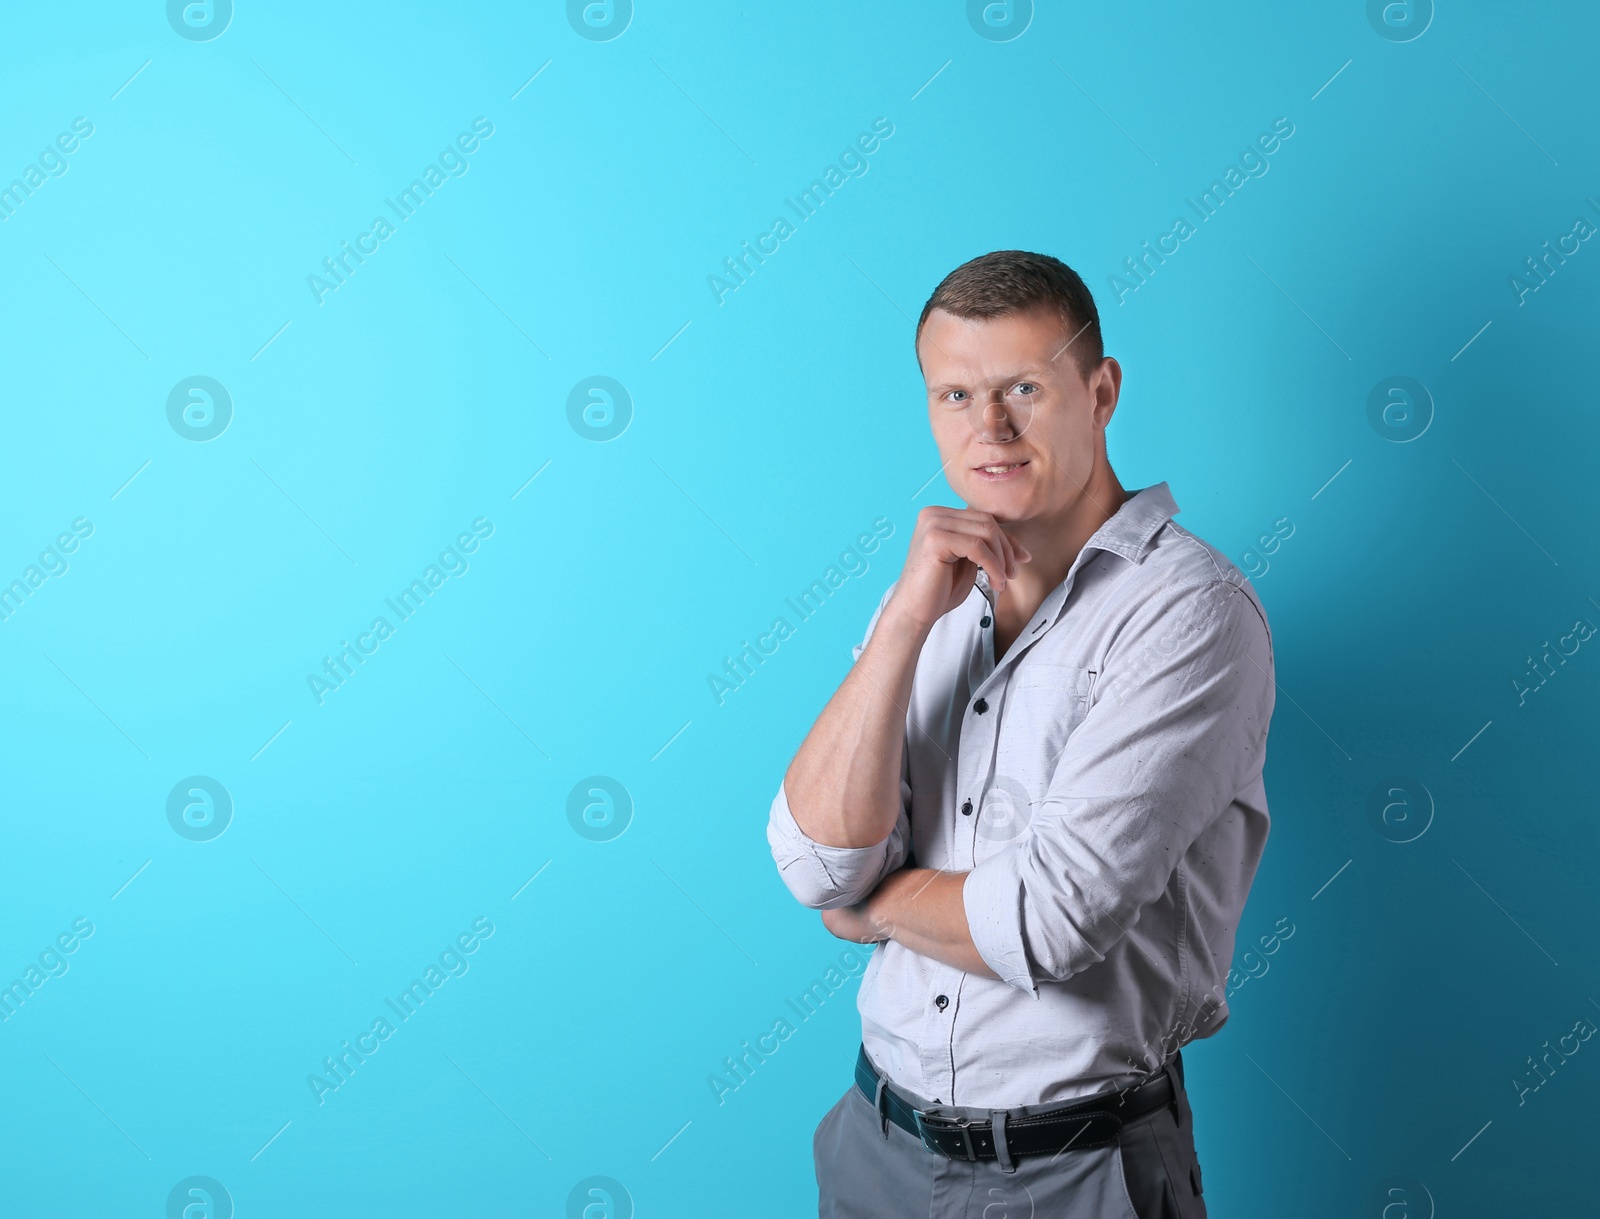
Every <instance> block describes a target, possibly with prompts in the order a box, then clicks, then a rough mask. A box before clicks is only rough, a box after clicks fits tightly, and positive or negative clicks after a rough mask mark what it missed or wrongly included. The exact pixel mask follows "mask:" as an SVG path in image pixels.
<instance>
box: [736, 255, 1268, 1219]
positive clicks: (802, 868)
mask: <svg viewBox="0 0 1600 1219" xmlns="http://www.w3.org/2000/svg"><path fill="white" fill-rule="evenodd" d="M916 349H917V357H918V361H919V363H920V366H921V368H922V374H923V378H924V380H925V381H926V383H927V390H928V419H929V423H930V425H931V426H932V429H933V437H934V441H935V443H936V444H937V445H938V448H939V454H940V456H941V457H942V458H943V461H944V470H945V474H946V476H947V478H948V479H949V482H950V487H951V489H952V490H953V491H954V492H955V494H956V495H957V496H958V497H959V498H960V499H961V500H963V501H964V502H965V503H966V504H967V505H968V506H967V507H966V508H942V507H934V508H925V509H923V510H922V512H921V514H920V516H919V517H918V520H917V525H916V528H915V530H914V531H913V533H912V536H911V541H910V549H909V553H908V554H907V556H906V562H905V568H904V570H903V571H902V572H901V574H900V577H899V579H897V580H896V581H895V582H894V583H893V584H892V585H891V586H890V587H889V589H888V591H887V592H886V593H885V594H884V597H883V599H882V601H880V602H879V604H878V608H877V611H876V612H875V613H874V614H873V616H872V621H871V623H870V624H869V625H868V627H867V632H866V637H865V639H864V640H863V641H862V643H861V644H860V645H858V646H857V647H856V648H855V649H854V653H855V662H856V663H855V665H854V666H853V667H852V669H851V671H850V673H849V675H848V676H847V677H846V678H845V680H844V682H843V684H842V685H841V686H840V687H839V689H838V691H837V692H836V693H835V694H834V695H833V697H832V699H830V700H829V702H828V705H827V707H826V708H824V710H823V712H822V714H821V716H820V717H818V719H817V722H816V724H815V725H814V726H813V727H812V729H811V731H810V733H809V734H808V735H807V737H806V739H805V741H804V743H803V744H802V745H801V747H800V750H799V752H798V753H796V754H795V757H794V760H793V762H792V763H791V764H790V766H789V769H788V772H787V774H786V775H785V777H784V780H783V783H782V784H781V786H780V787H779V790H778V795H777V798H776V799H775V800H774V801H773V804H772V811H771V816H770V820H769V823H768V828H767V836H768V840H769V841H770V843H771V845H772V853H773V857H774V859H775V860H776V862H777V865H778V869H779V873H780V875H781V876H782V877H783V880H784V883H785V884H786V885H787V886H788V887H789V889H790V891H791V892H792V893H793V894H794V895H795V897H796V898H798V899H799V900H800V901H801V902H802V903H804V904H805V905H807V906H810V907H812V908H814V909H820V910H821V911H823V915H822V919H823V922H824V923H825V924H826V925H827V927H828V929H829V930H830V931H832V932H833V934H834V935H836V936H839V937H841V938H843V939H848V940H855V941H860V942H863V943H866V942H876V943H879V944H881V945H882V946H881V947H880V948H879V949H877V951H875V952H874V954H873V958H872V962H871V964H870V965H869V966H868V968H867V971H866V974H865V976H864V977H863V980H862V983H861V993H860V997H859V1002H858V1005H859V1007H860V1011H861V1023H862V1042H863V1044H862V1048H861V1052H860V1055H859V1057H858V1060H857V1064H856V1072H855V1079H856V1084H855V1086H854V1087H852V1088H851V1089H850V1090H849V1091H847V1092H846V1093H845V1095H844V1096H843V1097H841V1098H840V1100H839V1102H838V1103H837V1104H836V1105H834V1107H833V1108H832V1109H831V1110H830V1111H829V1112H828V1114H827V1115H826V1116H825V1117H824V1118H823V1119H822V1122H821V1124H820V1125H819V1126H818V1127H817V1130H816V1134H815V1137H814V1139H813V1152H814V1155H815V1158H816V1167H817V1184H818V1188H819V1191H820V1198H821V1210H820V1213H821V1214H822V1215H823V1216H863V1217H867V1216H870V1217H871V1219H892V1217H894V1216H902V1215H903V1216H913V1215H914V1216H916V1217H917V1219H943V1217H945V1216H951V1217H954V1216H973V1217H974V1219H976V1217H977V1216H993V1215H1000V1214H1006V1215H1030V1214H1032V1215H1039V1216H1043V1215H1051V1216H1067V1217H1069V1219H1076V1217H1079V1216H1083V1217H1087V1216H1096V1217H1100V1216H1116V1217H1117V1219H1155V1217H1158V1216H1160V1217H1163V1219H1203V1217H1204V1216H1205V1214H1206V1208H1205V1203H1204V1201H1203V1199H1202V1197H1201V1186H1200V1166H1199V1163H1198V1161H1197V1159H1196V1157H1195V1150H1194V1138H1193V1131H1192V1129H1191V1114H1190V1109H1189V1103H1188V1098H1187V1096H1186V1094H1185V1091H1184V1083H1183V1060H1182V1058H1181V1056H1180V1055H1179V1053H1178V1049H1179V1047H1181V1046H1182V1045H1183V1044H1185V1043H1186V1042H1188V1041H1190V1040H1193V1039H1194V1038H1196V1037H1207V1036H1210V1035H1211V1034H1212V1033H1215V1032H1216V1031H1217V1029H1219V1028H1220V1027H1221V1026H1222V1024H1223V1023H1224V1022H1225V1021H1226V1020H1227V1018H1228V1006H1227V1003H1226V1001H1225V998H1224V995H1225V985H1226V979H1227V975H1228V969H1229V965H1230V962H1231V959H1232V956H1233V942H1234V929H1235V928H1236V927H1237V926H1238V925H1239V916H1240V912H1241V911H1242V909H1243V907H1244V903H1245V897H1246V895H1247V893H1248V892H1249V889H1250V884H1251V881H1252V880H1253V879H1254V877H1255V872H1256V866H1257V864H1258V863H1259V861H1260V859H1261V853H1262V850H1263V848H1264V846H1265V843H1266V838H1267V828H1268V817H1267V805H1266V796H1265V792H1264V790H1263V788H1262V781H1261V768H1262V763H1263V760H1264V757H1265V751H1266V736H1267V723H1268V720H1269V719H1270V717H1271V714H1272V707H1273V692H1274V686H1273V680H1272V671H1273V663H1272V644H1271V636H1270V634H1269V631H1268V628H1267V623H1266V618H1265V615H1264V614H1263V612H1262V609H1261V604H1260V602H1259V601H1258V600H1257V599H1256V595H1255V592H1254V591H1253V590H1252V589H1251V587H1250V585H1249V583H1248V582H1247V581H1246V580H1245V578H1244V576H1243V575H1241V574H1240V572H1239V571H1238V569H1237V568H1235V567H1234V565H1233V564H1232V563H1230V562H1229V561H1228V560H1227V559H1226V558H1224V557H1223V556H1222V555H1221V554H1219V553H1218V552H1217V551H1216V550H1215V549H1214V548H1213V547H1211V546H1209V545H1208V544H1207V543H1205V542H1203V541H1201V540H1200V539H1199V538H1197V537H1195V536H1194V535H1193V534H1192V533H1189V532H1188V531H1187V530H1185V529H1184V528H1182V527H1181V526H1179V525H1178V524H1176V523H1175V522H1174V521H1173V520H1172V516H1173V514H1174V513H1175V512H1176V511H1177V505H1176V504H1175V503H1174V502H1173V499H1172V497H1171V495H1170V494H1169V493H1168V490H1167V485H1166V484H1165V483H1158V484H1156V485H1155V486H1151V487H1146V488H1145V489H1143V490H1141V491H1138V492H1137V493H1131V492H1129V491H1126V490H1124V489H1123V487H1122V486H1121V484H1120V483H1119V482H1118V481H1117V476H1116V475H1115V474H1114V473H1113V472H1112V469H1111V465H1110V463H1109V462H1108V461H1107V458H1106V442H1105V429H1106V425H1107V424H1108V423H1109V422H1110V421H1111V415H1112V412H1113V411H1115V410H1116V407H1117V396H1118V392H1119V390H1120V388H1121V384H1122V369H1121V367H1120V366H1119V365H1118V364H1117V361H1116V360H1114V359H1112V358H1111V357H1109V356H1106V355H1104V353H1103V349H1102V346H1101V335H1100V322H1099V315H1098V312H1097V311H1096V309H1095V304H1094V300H1093V298H1092V297H1091V296H1090V294H1089V290H1088V289H1087V288H1086V287H1084V284H1083V281H1082V280H1081V279H1080V278H1079V277H1078V276H1077V274H1076V273H1074V272H1073V271H1072V269H1071V268H1070V267H1068V266H1066V265H1065V264H1064V263H1061V262H1060V261H1058V260H1056V259H1054V258H1050V257H1048V256H1045V255H1041V254H1030V253H1024V252H1021V251H1016V250H1006V251H1000V252H996V253H993V254H986V255H984V256H983V257H981V258H976V259H973V260H972V261H971V262H968V263H966V264H964V265H963V266H961V267H958V268H957V269H956V270H955V271H953V272H951V273H950V275H949V276H947V277H946V278H945V280H944V282H943V283H941V284H940V285H939V286H938V288H937V289H936V290H935V291H934V293H933V296H932V297H931V298H929V300H928V303H927V305H926V306H924V308H923V311H922V317H921V319H920V320H919V321H918V323H917V336H916ZM913 857H914V858H913ZM997 1205H999V1207H1000V1209H998V1210H997V1209H993V1208H994V1207H996V1206H997ZM1013 1208H1016V1209H1013Z"/></svg>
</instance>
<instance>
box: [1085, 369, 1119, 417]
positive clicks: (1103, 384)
mask: <svg viewBox="0 0 1600 1219" xmlns="http://www.w3.org/2000/svg"><path fill="white" fill-rule="evenodd" d="M1089 391H1090V393H1091V394H1092V395H1093V397H1094V422H1095V426H1096V427H1098V428H1101V429H1102V430H1103V429H1105V428H1106V427H1107V426H1108V425H1109V424H1110V423H1111V416H1112V415H1114V414H1115V413H1116V410H1117V402H1118V400H1119V399H1120V398H1121V396H1122V365H1120V364H1118V363H1117V361H1116V360H1115V359H1114V358H1112V357H1111V356H1105V357H1104V358H1103V359H1101V361H1100V363H1099V366H1098V367H1096V368H1095V370H1094V372H1093V373H1091V374H1090V376H1089Z"/></svg>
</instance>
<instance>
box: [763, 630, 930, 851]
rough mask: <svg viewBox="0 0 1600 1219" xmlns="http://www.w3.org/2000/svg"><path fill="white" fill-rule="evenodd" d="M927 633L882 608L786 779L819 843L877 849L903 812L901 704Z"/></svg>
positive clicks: (794, 804)
mask: <svg viewBox="0 0 1600 1219" xmlns="http://www.w3.org/2000/svg"><path fill="white" fill-rule="evenodd" d="M927 637H928V631H927V628H925V627H921V626H918V625H917V624H915V623H913V622H909V621H907V620H905V619H903V618H902V617H901V616H900V615H898V614H896V613H894V612H893V609H892V602H891V605H890V606H885V607H884V612H883V613H882V614H881V615H880V616H879V619H878V625H877V628H876V629H875V630H874V631H873V633H872V638H871V639H870V640H868V641H867V646H866V648H865V649H864V650H863V651H862V653H861V656H860V658H859V659H858V660H857V661H856V663H855V665H854V666H853V667H852V668H851V670H850V672H849V674H848V675H847V676H846V677H845V679H844V681H843V683H841V684H840V686H839V689H838V690H836V691H835V692H834V695H833V697H832V698H831V699H829V700H828V705H827V706H826V707H824V708H823V710H822V714H821V715H820V716H818V717H817V722H816V723H815V724H814V725H812V728H811V731H810V732H809V733H808V734H807V735H806V739H805V741H804V742H803V743H802V744H801V746H800V749H799V750H798V751H797V752H796V753H795V756H794V761H792V762H791V763H790V764H789V770H788V773H787V774H786V775H785V776H784V791H785V793H786V794H787V796H788V800H789V811H790V812H791V813H793V815H794V819H795V823H796V824H797V825H799V827H800V828H801V829H802V830H803V831H805V833H806V834H807V835H808V836H809V837H811V838H812V839H814V840H815V841H817V842H819V843H822V844H823V845H824V846H833V847H868V846H875V845H876V844H878V843H880V842H882V841H883V840H884V839H885V838H887V837H888V836H889V833H890V831H892V830H893V829H894V824H895V820H896V819H897V818H898V817H899V815H900V774H901V769H902V765H903V761H904V759H903V753H904V748H905V733H906V701H907V700H908V699H909V698H910V696H911V679H912V677H913V676H914V675H915V673H916V668H917V657H918V656H919V655H920V654H921V652H922V645H923V642H924V641H925V640H926V639H927Z"/></svg>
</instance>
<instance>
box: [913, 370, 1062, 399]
mask: <svg viewBox="0 0 1600 1219" xmlns="http://www.w3.org/2000/svg"><path fill="white" fill-rule="evenodd" d="M1053 371H1054V370H1053V369H1052V368H1051V367H1050V366H1049V365H1047V364H1025V365H1023V367H1021V368H1019V369H1017V370H1016V371H1014V372H1008V373H1006V374H1005V375H1004V376H1001V377H996V378H995V379H994V380H993V381H992V382H991V384H994V385H1012V384H1015V383H1016V382H1018V381H1027V380H1038V379H1039V378H1041V377H1045V376H1048V375H1049V374H1050V373H1051V372H1053ZM966 388H968V385H967V383H966V382H965V381H941V382H939V383H938V384H936V385H929V386H928V389H929V390H937V391H939V392H941V393H942V392H943V391H945V390H947V389H966Z"/></svg>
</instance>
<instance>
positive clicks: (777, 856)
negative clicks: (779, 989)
mask: <svg viewBox="0 0 1600 1219" xmlns="http://www.w3.org/2000/svg"><path fill="white" fill-rule="evenodd" d="M894 589H895V585H894V584H890V585H889V587H888V589H887V591H885V592H884V594H883V597H882V598H881V599H880V600H879V602H878V608H877V609H876V610H874V611H873V614H872V620H871V621H870V622H868V623H867V631H866V634H865V635H864V636H863V637H862V640H861V642H860V643H858V644H855V645H854V646H853V647H852V648H851V659H852V662H853V661H856V660H860V659H861V653H862V652H863V651H864V650H865V649H866V646H867V642H868V641H869V640H870V639H871V638H872V632H873V630H874V629H875V628H876V627H877V625H878V619H879V618H880V617H881V616H882V615H883V607H884V606H886V605H887V604H888V603H889V598H890V596H892V595H893V593H894ZM900 757H901V767H900V816H899V817H898V818H897V819H896V821H895V826H894V829H893V830H891V831H890V832H889V836H888V837H887V838H885V839H884V840H883V841H882V842H879V843H877V844H875V845H873V846H867V847H832V846H824V845H823V844H822V843H820V842H817V841H816V840H815V839H813V838H811V837H810V836H809V835H808V834H807V833H806V832H805V831H804V830H802V829H801V828H800V826H799V823H798V822H796V821H795V819H794V814H793V813H792V812H791V811H790V809H789V793H788V790H787V785H786V784H782V783H780V784H779V785H778V794H777V797H776V798H775V799H774V800H773V801H772V809H771V812H770V813H769V814H768V817H767V842H768V844H770V846H771V847H772V858H773V861H774V862H775V863H776V864H777V865H778V875H779V876H780V877H781V878H782V880H783V883H784V884H785V885H786V886H788V889H789V892H790V893H792V894H794V896H795V900H797V901H798V902H800V903H801V904H802V905H805V906H810V907H811V908H812V909H813V910H831V909H833V908H835V907H837V906H850V905H854V904H855V903H856V902H858V901H860V900H861V899H862V898H864V897H866V896H867V895H868V894H869V893H871V892H872V890H873V889H875V888H876V887H877V884H878V882H879V881H880V880H882V879H883V878H884V877H885V876H887V875H888V874H889V873H890V872H893V871H894V870H895V869H897V868H899V867H900V866H901V865H902V864H904V863H905V861H906V857H907V855H908V853H909V850H910V843H911V819H910V809H911V767H910V755H909V753H908V751H907V750H906V749H905V748H904V747H903V746H902V748H901V751H900Z"/></svg>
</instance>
